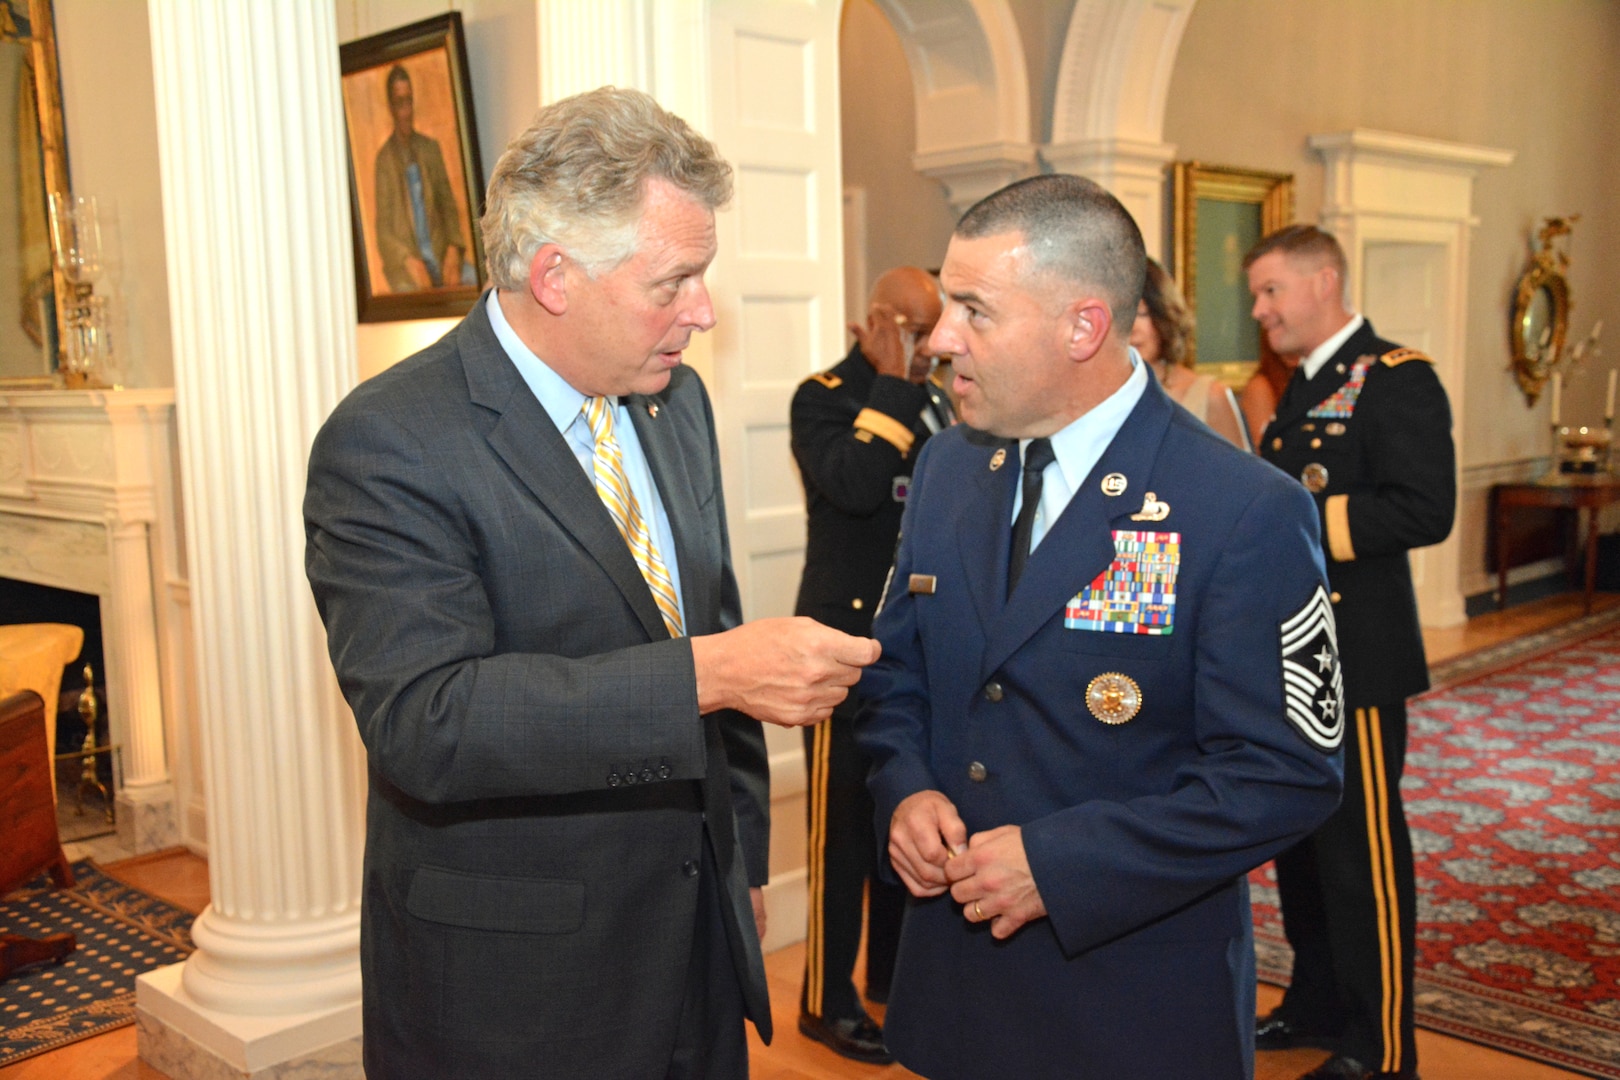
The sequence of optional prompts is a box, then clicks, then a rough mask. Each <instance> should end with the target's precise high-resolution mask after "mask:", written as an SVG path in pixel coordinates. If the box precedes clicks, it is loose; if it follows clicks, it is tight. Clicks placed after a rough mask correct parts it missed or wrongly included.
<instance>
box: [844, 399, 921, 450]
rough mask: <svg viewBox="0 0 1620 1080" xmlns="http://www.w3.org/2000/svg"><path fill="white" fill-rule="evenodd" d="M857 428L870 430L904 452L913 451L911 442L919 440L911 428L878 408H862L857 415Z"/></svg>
mask: <svg viewBox="0 0 1620 1080" xmlns="http://www.w3.org/2000/svg"><path fill="white" fill-rule="evenodd" d="M855 428H856V430H858V431H870V432H871V433H872V434H874V435H876V436H877V437H878V438H880V439H882V440H883V441H884V442H886V443H888V444H889V445H891V446H893V447H894V448H895V449H896V450H898V451H900V452H901V453H902V454H909V453H911V444H912V443H914V442H916V441H917V437H916V436H915V435H913V434H912V433H911V429H910V428H908V427H906V425H904V424H902V423H901V422H900V421H898V420H896V419H895V418H894V417H892V416H890V415H889V414H888V413H880V412H878V411H877V410H876V409H862V410H861V411H860V413H859V414H858V415H857V416H856V417H855Z"/></svg>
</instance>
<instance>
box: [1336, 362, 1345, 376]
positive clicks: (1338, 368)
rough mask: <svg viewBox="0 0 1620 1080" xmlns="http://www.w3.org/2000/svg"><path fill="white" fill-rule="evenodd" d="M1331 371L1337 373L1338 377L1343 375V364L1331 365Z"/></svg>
mask: <svg viewBox="0 0 1620 1080" xmlns="http://www.w3.org/2000/svg"><path fill="white" fill-rule="evenodd" d="M1333 370H1334V371H1337V372H1338V373H1339V374H1340V375H1343V374H1344V365H1343V364H1334V365H1333Z"/></svg>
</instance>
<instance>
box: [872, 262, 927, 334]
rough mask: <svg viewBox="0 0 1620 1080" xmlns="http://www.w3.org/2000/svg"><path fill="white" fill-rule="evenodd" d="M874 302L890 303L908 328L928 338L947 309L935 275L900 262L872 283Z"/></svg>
mask: <svg viewBox="0 0 1620 1080" xmlns="http://www.w3.org/2000/svg"><path fill="white" fill-rule="evenodd" d="M871 302H872V303H874V304H887V305H888V306H889V307H892V308H894V310H896V311H898V312H899V313H900V314H902V315H904V316H905V317H906V325H907V328H908V329H912V330H917V331H918V332H919V333H920V336H921V337H922V338H927V337H928V334H929V333H930V332H931V331H932V330H933V329H934V324H935V323H936V322H938V321H939V313H940V312H941V311H942V310H943V309H944V301H943V300H941V298H940V292H939V283H938V282H936V281H935V280H934V275H933V274H930V273H929V272H928V271H926V270H924V269H922V268H921V267H918V266H897V267H895V268H894V269H893V270H885V271H884V272H883V274H882V275H881V276H880V277H879V278H878V279H877V281H876V282H875V283H874V284H873V285H872V299H871Z"/></svg>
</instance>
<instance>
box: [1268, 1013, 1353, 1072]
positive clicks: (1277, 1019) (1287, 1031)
mask: <svg viewBox="0 0 1620 1080" xmlns="http://www.w3.org/2000/svg"><path fill="white" fill-rule="evenodd" d="M1281 1013H1282V1010H1281V1009H1272V1010H1271V1011H1270V1012H1269V1013H1267V1014H1266V1015H1264V1016H1262V1017H1261V1018H1260V1019H1258V1020H1256V1021H1255V1022H1254V1048H1255V1049H1256V1050H1292V1049H1294V1047H1296V1046H1314V1047H1317V1048H1319V1049H1322V1050H1331V1049H1333V1038H1334V1036H1335V1035H1336V1034H1337V1033H1336V1032H1329V1031H1314V1030H1311V1029H1309V1028H1306V1027H1304V1026H1302V1025H1299V1024H1296V1023H1294V1022H1293V1021H1292V1020H1289V1019H1287V1018H1286V1017H1284V1016H1282V1015H1281ZM1329 1075H1332V1074H1331V1073H1330V1074H1329Z"/></svg>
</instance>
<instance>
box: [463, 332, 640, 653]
mask: <svg viewBox="0 0 1620 1080" xmlns="http://www.w3.org/2000/svg"><path fill="white" fill-rule="evenodd" d="M458 333H459V335H460V337H459V340H458V341H457V345H458V346H459V348H460V352H461V362H462V367H463V369H464V370H465V371H466V374H467V393H468V397H469V398H470V399H471V401H472V403H473V404H474V405H478V406H480V407H482V408H484V409H488V410H490V412H491V413H492V414H493V422H492V423H491V424H490V426H489V428H488V429H487V430H486V431H485V433H484V438H485V439H486V440H487V441H488V443H489V446H490V449H492V450H493V451H494V452H495V454H496V455H497V456H498V457H499V458H500V459H501V460H502V461H504V462H505V463H506V465H507V467H508V468H510V469H511V470H512V472H513V473H514V474H515V475H516V476H517V478H518V479H519V480H521V481H522V482H523V485H524V486H525V487H527V488H528V489H529V491H530V493H531V494H533V495H534V497H535V498H536V499H537V500H539V502H540V504H541V505H542V506H544V507H545V508H546V511H547V512H548V513H550V514H551V516H552V517H553V518H554V519H555V520H556V521H557V524H559V525H560V526H562V528H563V529H564V530H565V531H566V532H568V533H569V535H571V536H572V537H573V538H574V539H575V540H576V541H578V543H579V545H580V547H581V548H582V549H584V551H585V552H586V553H587V554H589V555H590V556H591V558H593V559H595V560H596V561H597V563H598V564H599V565H600V566H601V567H602V569H603V570H604V571H605V572H606V573H607V575H608V577H610V578H612V580H613V583H614V585H615V586H617V587H618V589H619V592H621V593H622V594H623V595H624V598H625V601H626V602H627V603H628V604H629V605H630V608H631V610H633V611H634V612H635V613H636V618H637V619H639V620H640V621H641V624H642V627H643V628H644V629H645V630H646V631H647V634H648V636H649V637H650V638H651V639H652V640H654V641H657V640H658V639H660V638H665V637H668V636H669V631H668V630H666V629H665V628H664V619H663V616H662V615H661V614H660V613H659V611H658V605H657V604H655V603H654V602H653V598H652V593H651V592H650V591H648V589H647V582H646V580H645V579H644V578H643V577H642V576H641V570H640V568H639V567H637V566H636V561H635V559H634V558H633V557H632V556H631V554H630V549H629V548H628V547H627V546H626V545H625V542H624V538H623V537H622V536H620V535H619V530H618V529H617V528H616V527H615V526H614V524H613V519H612V518H611V517H609V516H608V512H607V508H606V507H604V506H603V505H602V500H601V499H600V498H598V497H597V494H596V488H595V486H594V485H593V484H592V483H591V481H590V480H589V479H587V478H586V476H585V472H584V470H583V469H581V468H580V467H579V462H578V461H577V460H576V459H575V458H574V452H573V450H572V449H571V448H570V447H569V445H568V440H566V439H564V438H563V436H562V433H561V432H559V431H558V430H557V425H556V424H554V423H552V422H551V417H550V416H549V415H547V413H546V410H545V409H544V408H542V407H541V405H540V402H539V400H538V399H536V398H535V396H534V394H533V393H532V392H530V390H529V387H528V384H526V383H525V382H524V381H523V376H522V375H520V374H518V370H517V367H516V366H515V365H514V364H513V363H512V360H511V358H510V357H508V356H507V355H506V351H505V350H504V349H502V348H501V344H500V342H499V340H497V339H496V337H495V332H494V330H492V329H491V328H490V325H489V315H488V313H487V312H486V311H485V310H484V301H482V300H480V301H479V303H478V304H477V305H476V306H475V307H474V309H473V311H472V313H471V314H470V315H468V317H467V318H466V320H464V321H463V322H462V324H461V327H460V328H459V331H458Z"/></svg>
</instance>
